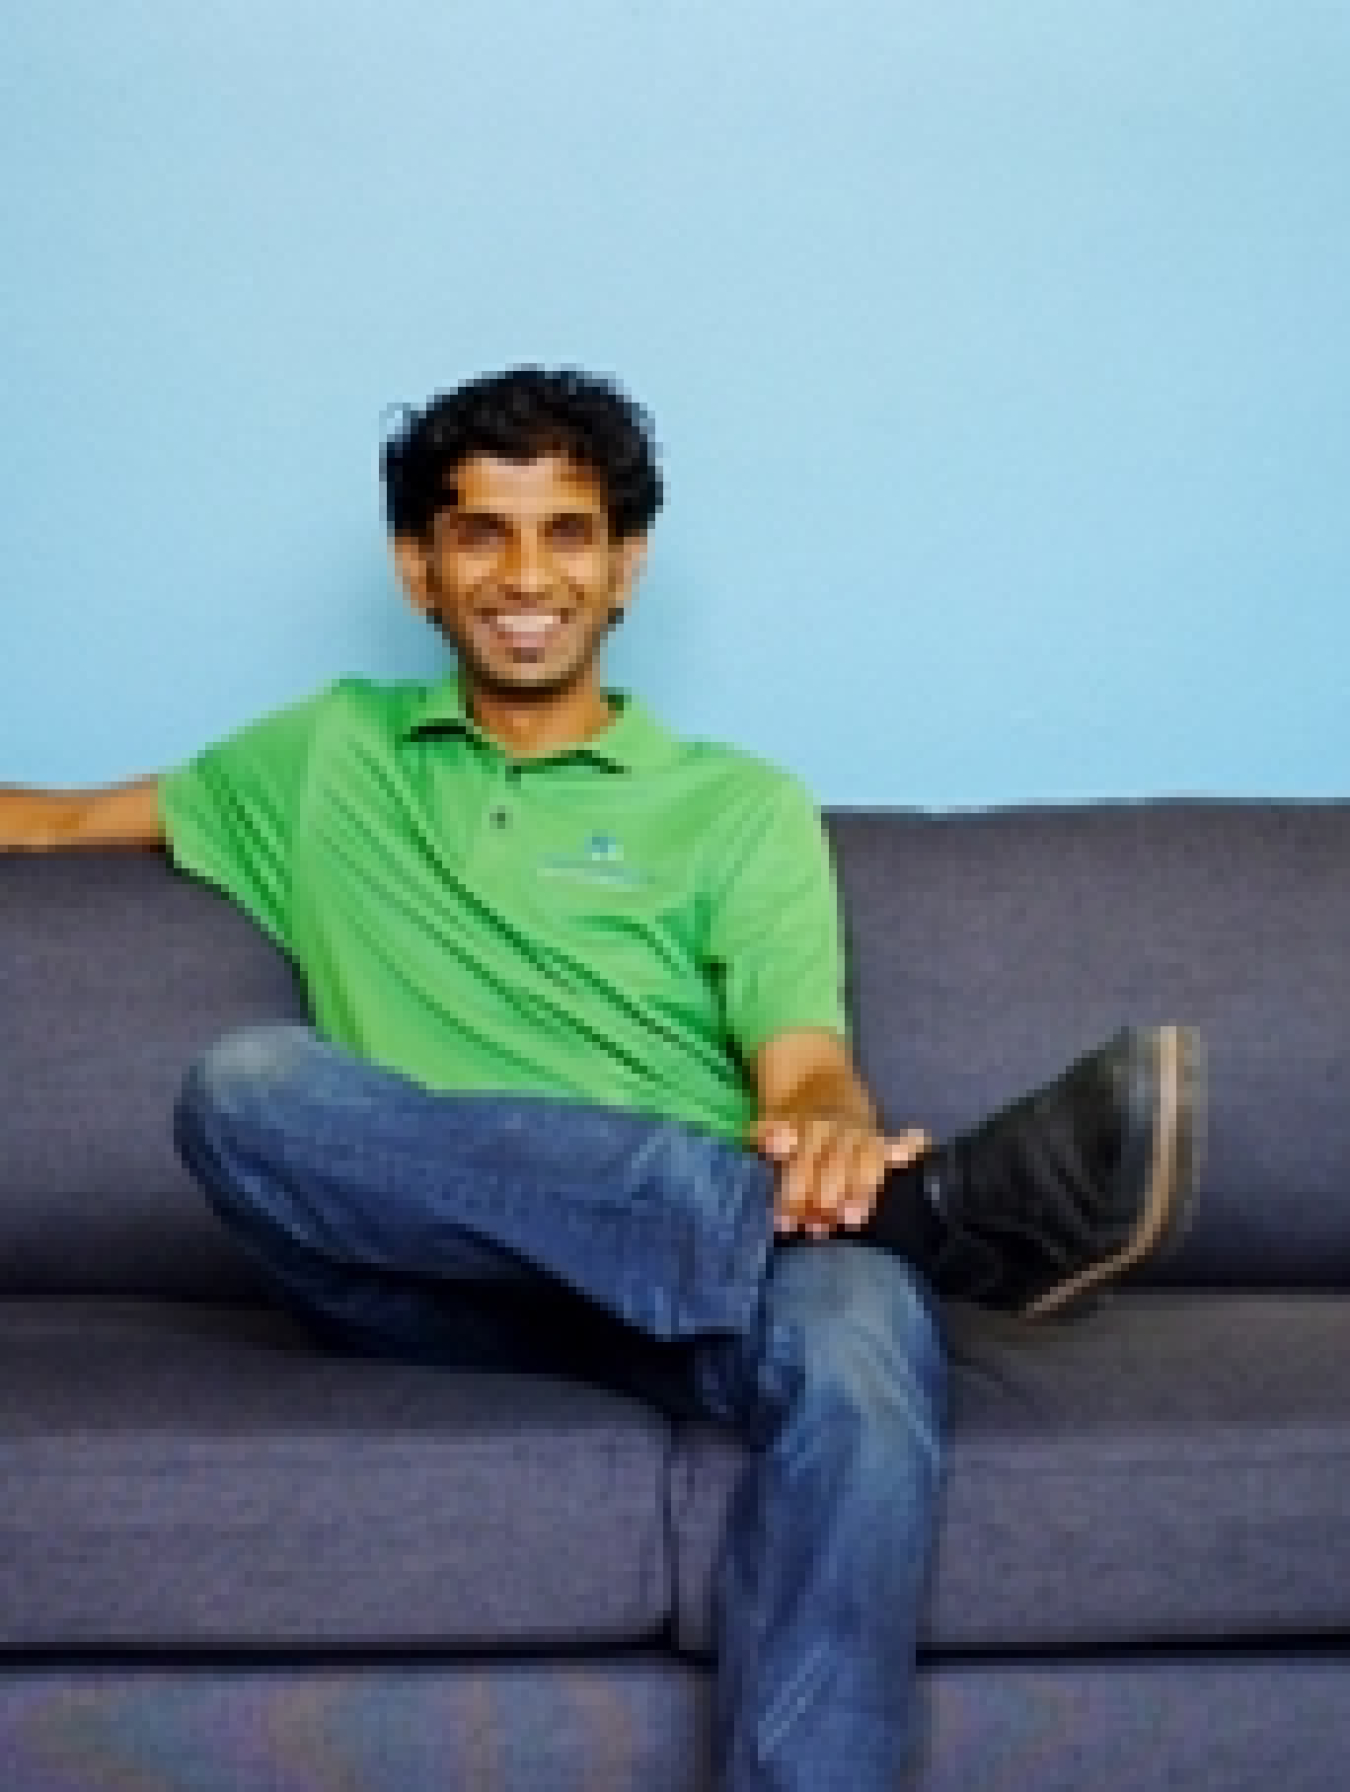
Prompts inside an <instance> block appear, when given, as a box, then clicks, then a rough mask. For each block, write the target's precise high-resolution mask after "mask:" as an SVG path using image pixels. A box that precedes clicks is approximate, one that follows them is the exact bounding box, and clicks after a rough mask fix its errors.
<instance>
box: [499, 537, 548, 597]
mask: <svg viewBox="0 0 1350 1792" xmlns="http://www.w3.org/2000/svg"><path fill="white" fill-rule="evenodd" d="M502 572H503V575H504V577H505V579H506V581H507V583H508V584H509V585H510V586H511V588H512V589H513V590H516V591H542V590H544V589H546V588H547V586H548V580H549V571H548V554H547V552H546V550H545V547H544V543H543V542H542V540H541V539H540V538H539V536H537V535H536V534H534V533H533V531H531V530H528V529H521V530H519V531H517V532H515V533H514V534H513V535H512V536H511V539H510V541H509V543H508V544H507V549H506V563H505V565H504V566H503V568H502Z"/></svg>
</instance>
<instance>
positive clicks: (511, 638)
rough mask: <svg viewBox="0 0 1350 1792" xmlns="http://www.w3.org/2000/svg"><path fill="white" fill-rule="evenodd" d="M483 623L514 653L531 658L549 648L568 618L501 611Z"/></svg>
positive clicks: (547, 612)
mask: <svg viewBox="0 0 1350 1792" xmlns="http://www.w3.org/2000/svg"><path fill="white" fill-rule="evenodd" d="M483 620H484V621H485V622H486V624H487V626H488V628H489V629H490V630H491V631H492V633H493V634H494V635H496V636H497V637H498V639H500V640H502V641H504V642H505V643H506V645H507V646H508V647H509V648H510V649H511V651H512V652H513V653H520V654H527V655H528V654H537V653H539V652H541V651H542V650H543V649H544V648H545V647H547V646H548V644H549V643H550V641H552V639H553V638H554V636H555V635H557V634H558V633H559V631H560V630H561V629H562V627H563V625H564V623H565V622H566V621H567V620H568V617H567V613H566V612H564V611H562V610H498V611H496V612H490V613H489V614H488V615H486V616H485V617H484V619H483Z"/></svg>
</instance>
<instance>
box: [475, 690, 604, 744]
mask: <svg viewBox="0 0 1350 1792" xmlns="http://www.w3.org/2000/svg"><path fill="white" fill-rule="evenodd" d="M464 700H465V707H466V708H467V710H468V712H469V714H470V715H471V716H472V717H473V719H474V721H475V722H476V723H477V724H478V726H479V727H480V728H481V729H482V730H483V732H484V734H486V735H487V736H489V738H490V739H492V740H495V741H496V743H497V745H498V746H499V747H501V748H502V749H503V751H505V752H507V753H509V754H511V756H512V757H513V758H516V759H533V758H538V757H540V756H542V755H543V754H546V753H561V752H565V751H566V750H567V748H568V747H578V746H580V745H581V743H582V742H583V741H587V740H590V739H591V738H592V737H593V736H594V735H597V734H599V733H601V732H602V731H603V730H604V729H606V728H608V727H609V725H610V723H611V722H612V721H613V719H614V712H613V710H612V709H611V708H610V703H609V699H608V697H606V695H605V693H604V691H603V690H601V689H600V688H599V686H598V685H586V686H584V687H582V688H581V689H579V690H577V691H568V692H553V693H551V694H549V695H547V696H544V695H542V694H541V695H540V696H538V697H528V696H526V697H522V696H518V695H515V694H507V693H503V692H498V691H484V690H476V689H473V688H468V689H466V690H465V693H464Z"/></svg>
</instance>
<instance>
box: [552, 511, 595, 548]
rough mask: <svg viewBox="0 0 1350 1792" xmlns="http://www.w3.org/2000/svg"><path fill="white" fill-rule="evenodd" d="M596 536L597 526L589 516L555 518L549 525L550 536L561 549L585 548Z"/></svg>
mask: <svg viewBox="0 0 1350 1792" xmlns="http://www.w3.org/2000/svg"><path fill="white" fill-rule="evenodd" d="M594 534H595V526H594V524H593V523H592V521H591V519H590V517H588V516H559V517H554V519H553V521H552V523H550V525H549V535H550V536H551V537H552V539H553V540H554V541H555V542H556V543H557V545H558V546H559V547H565V548H575V547H584V546H585V545H586V543H587V542H588V541H590V540H591V539H592V537H593V536H594Z"/></svg>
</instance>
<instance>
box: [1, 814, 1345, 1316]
mask: <svg viewBox="0 0 1350 1792" xmlns="http://www.w3.org/2000/svg"><path fill="white" fill-rule="evenodd" d="M827 819H828V824H829V828H830V832H831V836H832V840H833V844H834V848H835V854H836V859H837V863H838V869H839V874H840V882H841V888H842V891H843V896H844V905H845V913H846V923H847V930H848V941H849V953H850V983H851V991H852V1001H853V1010H854V1025H855V1036H856V1040H857V1044H858V1049H859V1055H860V1058H861V1061H862V1064H863V1068H864V1070H865V1072H866V1074H867V1076H868V1078H869V1080H870V1081H871V1083H872V1085H873V1087H874V1089H875V1090H876V1092H877V1095H878V1097H879V1099H880V1101H881V1104H882V1107H883V1110H884V1112H885V1113H886V1115H887V1117H888V1118H889V1119H890V1120H891V1121H892V1122H893V1123H895V1124H896V1125H901V1124H908V1123H911V1122H912V1123H915V1124H922V1125H925V1126H927V1127H929V1128H930V1129H931V1130H932V1131H934V1132H935V1133H937V1134H938V1135H940V1136H945V1135H947V1134H950V1133H952V1132H955V1131H957V1130H959V1129H961V1128H963V1127H965V1126H969V1125H971V1124H973V1123H974V1122H975V1121H977V1120H978V1119H979V1118H980V1117H981V1116H982V1115H983V1114H985V1113H987V1112H989V1111H990V1110H992V1109H993V1108H995V1107H997V1106H998V1105H1000V1104H1001V1103H1002V1102H1004V1101H1006V1100H1008V1099H1010V1098H1012V1097H1013V1096H1015V1095H1017V1094H1020V1093H1021V1092H1022V1091H1023V1090H1025V1089H1027V1088H1030V1087H1032V1086H1033V1085H1034V1084H1036V1083H1038V1082H1040V1081H1042V1080H1043V1079H1045V1078H1047V1077H1049V1076H1052V1075H1053V1074H1054V1073H1055V1072H1056V1071H1057V1070H1059V1069H1060V1068H1061V1067H1062V1066H1063V1065H1064V1064H1065V1063H1066V1062H1067V1061H1068V1060H1069V1059H1070V1058H1072V1057H1073V1056H1075V1055H1077V1054H1078V1053H1079V1052H1081V1051H1084V1050H1087V1049H1088V1048H1089V1047H1091V1046H1092V1045H1094V1044H1096V1043H1097V1042H1098V1041H1099V1040H1100V1039H1103V1038H1105V1037H1106V1036H1107V1035H1108V1034H1110V1033H1111V1032H1113V1031H1114V1030H1115V1029H1116V1028H1117V1027H1119V1026H1121V1025H1123V1024H1126V1023H1148V1022H1152V1021H1159V1020H1186V1021H1190V1022H1193V1023H1195V1024H1196V1025H1198V1026H1200V1027H1201V1028H1202V1029H1203V1030H1204V1032H1205V1034H1206V1036H1207V1038H1208V1041H1209V1062H1210V1078H1209V1129H1208V1130H1209V1152H1208V1157H1207V1161H1206V1164H1205V1167H1204V1170H1203V1173H1202V1177H1201V1200H1200V1202H1199V1205H1198V1211H1197V1219H1196V1224H1195V1226H1194V1228H1193V1230H1192V1232H1191V1234H1190V1235H1189V1237H1188V1239H1187V1240H1186V1242H1185V1244H1184V1246H1183V1248H1182V1250H1181V1252H1180V1253H1179V1254H1178V1256H1177V1257H1176V1258H1175V1259H1174V1260H1173V1261H1172V1262H1171V1263H1170V1264H1168V1265H1166V1266H1162V1267H1160V1268H1159V1269H1157V1270H1155V1271H1154V1274H1155V1275H1157V1276H1160V1277H1162V1278H1164V1279H1169V1280H1173V1281H1178V1280H1179V1281H1190V1282H1226V1283H1237V1284H1243V1283H1245V1284H1249V1285H1261V1284H1271V1283H1274V1284H1281V1283H1284V1284H1326V1285H1330V1284H1336V1283H1340V1282H1342V1281H1344V1280H1345V1279H1346V1278H1347V1276H1350V804H1323V805H1297V804H1289V803H1279V804H1255V803H1193V802H1178V803H1145V804H1140V805H1121V806H1089V807H1083V808H1077V809H1062V810H1053V809H1026V810H1021V811H996V812H991V813H979V814H949V815H941V816H933V815H923V814H916V813H909V812H901V811H885V812H864V811H858V810H852V811H839V812H835V813H833V814H831V815H830V816H829V817H828V818H827ZM302 1012H303V1005H302V1000H301V996H300V993H299V991H298V989H297V987H296V983H295V979H294V977H293V974H292V971H291V969H290V967H289V965H288V964H287V962H286V960H285V959H284V958H283V957H282V956H281V954H280V953H278V952H277V950H276V949H275V948H274V947H273V946H272V945H271V944H270V943H269V942H268V941H267V940H266V939H264V938H263V937H262V935H261V934H259V932H258V931H257V930H256V928H254V927H253V925H252V924H251V923H250V922H249V921H247V920H246V919H245V918H244V916H243V915H242V914H240V913H239V912H238V911H237V910H236V909H235V908H233V907H232V906H231V905H230V904H229V903H228V902H226V901H225V900H224V899H222V898H221V897H219V896H218V895H216V894H215V893H214V892H213V891H211V890H209V889H208V888H206V887H205V886H203V885H201V884H198V883H195V882H192V881H190V880H188V879H186V878H184V877H182V876H180V875H179V874H178V873H176V872H175V871H173V870H172V869H171V868H170V866H169V865H168V863H167V861H166V860H165V859H164V858H163V857H162V856H161V855H160V854H158V853H153V852H130V853H126V852H122V853H62V854H55V855H43V856H37V857H29V856H27V855H4V854H0V1292H5V1293H12V1292H26V1293H49V1292H50V1293H61V1292H72V1293H81V1292H90V1293H92V1292H101V1293H109V1294H151V1293H153V1294H171V1295H183V1296H198V1295H210V1296H211V1297H213V1298H215V1299H217V1300H219V1299H223V1298H236V1299H253V1298H255V1297H256V1295H257V1292H258V1289H259V1286H260V1284H259V1282H258V1280H257V1277H256V1275H255V1273H254V1271H253V1270H252V1267H251V1265H250V1264H249V1262H248V1260H247V1259H246V1257H245V1256H244V1255H243V1253H242V1252H241V1251H240V1250H239V1249H238V1248H237V1247H236V1246H235V1245H234V1244H233V1243H232V1241H231V1240H230V1239H229V1238H228V1237H227V1236H226V1235H225V1233H224V1231H223V1229H222V1228H221V1227H220V1226H219V1225H218V1223H217V1222H216V1221H215V1220H214V1219H213V1218H212V1217H211V1215H210V1214H209V1212H208V1210H207V1208H206V1206H205V1203H204V1202H203V1201H202V1200H201V1198H200V1196H199V1195H198V1194H197V1192H196V1190H195V1189H194V1187H193V1185H192V1183H191V1181H190V1179H189V1178H188V1177H187V1175H186V1174H185V1172H184V1171H183V1170H182V1169H181V1167H180V1166H179V1164H178V1162H177V1159H176V1157H175V1155H174V1151H173V1145H172V1140H171V1136H170V1115H171V1111H172V1106H173V1100H174V1095H175V1093H176V1090H177V1087H178V1084H179V1081H180V1080H181V1077H182V1073H183V1070H184V1068H185V1066H186V1065H187V1063H188V1062H189V1061H190V1059H191V1058H192V1057H193V1056H194V1055H195V1054H196V1053H197V1052H199V1051H200V1050H202V1049H203V1048H204V1047H205V1046H207V1045H208V1044H209V1043H210V1042H211V1041H212V1040H213V1039H215V1038H217V1037H219V1036H220V1035H221V1034H222V1033H224V1032H226V1031H228V1030H229V1029H230V1028H232V1027H235V1026H239V1025H242V1024H245V1023H247V1022H249V1021H253V1020H260V1019H266V1018H270V1017H279V1018H293V1017H295V1016H297V1015H299V1014H301V1013H302Z"/></svg>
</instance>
